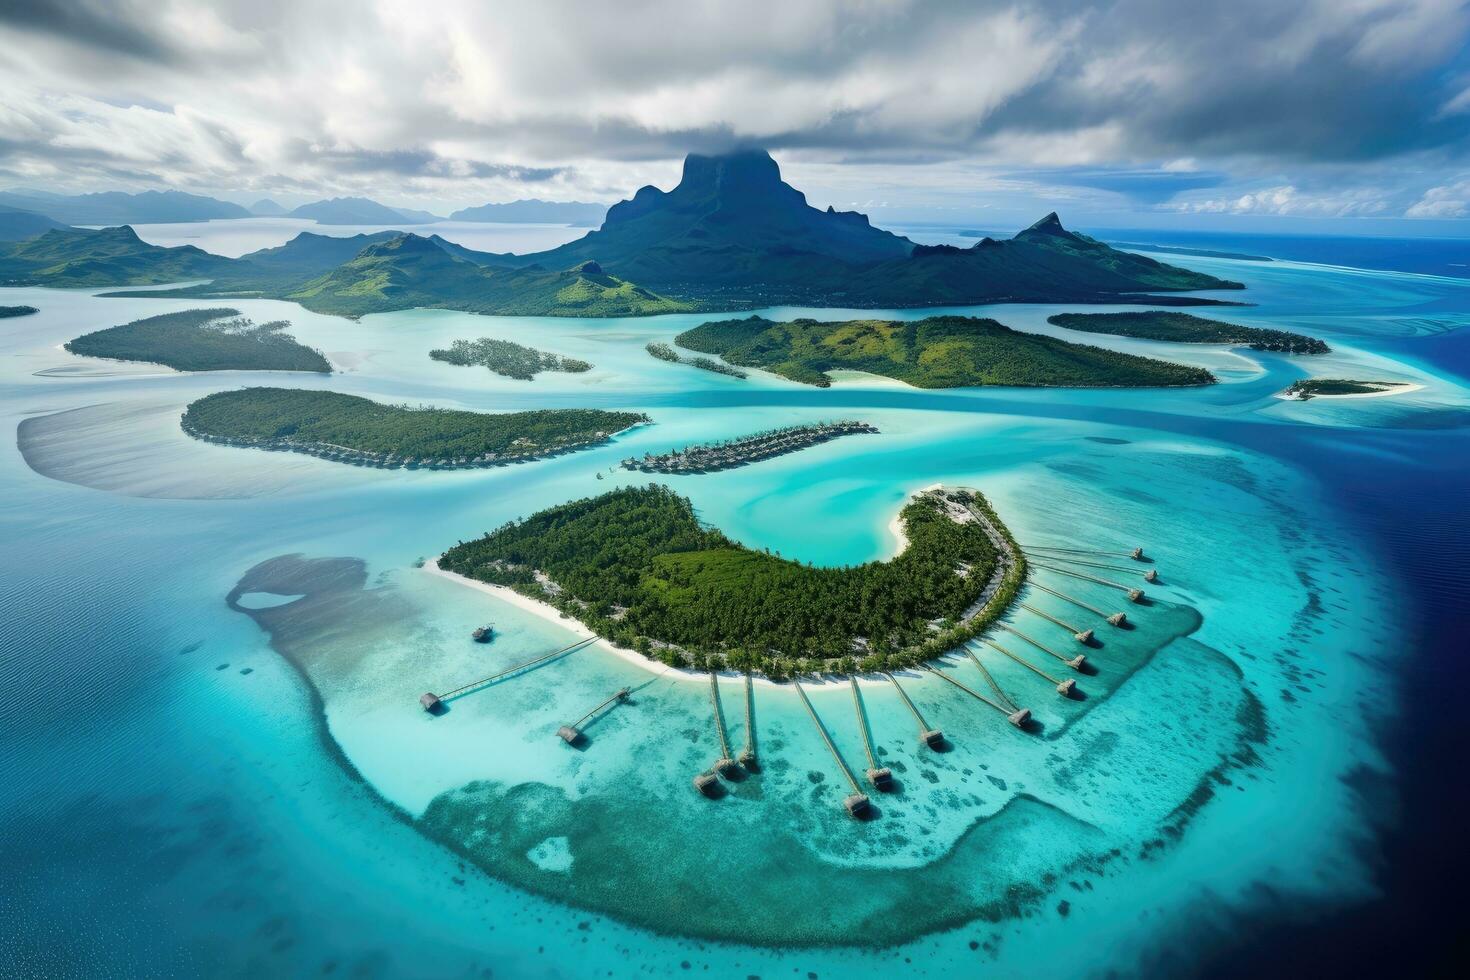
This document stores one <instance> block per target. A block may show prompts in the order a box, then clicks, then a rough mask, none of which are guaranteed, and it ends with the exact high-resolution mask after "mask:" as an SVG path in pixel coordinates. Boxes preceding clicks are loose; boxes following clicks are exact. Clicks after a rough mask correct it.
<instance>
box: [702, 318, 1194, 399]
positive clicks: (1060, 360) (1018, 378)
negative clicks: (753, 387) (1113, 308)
mask: <svg viewBox="0 0 1470 980" xmlns="http://www.w3.org/2000/svg"><path fill="white" fill-rule="evenodd" d="M676 339H677V342H678V344H679V345H680V346H682V347H687V348H689V349H690V350H697V351H702V352H704V353H706V354H717V355H719V356H720V357H723V358H724V359H725V360H726V361H728V362H730V363H731V364H737V365H740V366H742V367H758V368H765V369H766V370H768V371H773V372H775V373H776V374H779V375H781V376H782V377H786V378H790V379H791V380H793V381H801V382H803V383H805V384H814V385H818V386H823V387H825V386H826V385H828V384H830V380H829V379H828V377H827V374H826V372H828V371H833V370H841V369H846V370H852V371H866V372H868V373H870V374H880V375H883V376H885V377H889V378H894V379H896V380H899V381H903V382H906V383H907V384H911V385H913V386H915V387H917V388H957V387H967V386H972V385H1019V386H1026V387H1075V388H1100V387H1156V386H1173V385H1200V384H1210V383H1212V382H1214V380H1215V378H1214V376H1213V375H1211V374H1210V373H1209V372H1208V371H1205V370H1204V369H1202V368H1196V367H1188V366H1185V365H1182V364H1171V363H1169V362H1167V361H1159V360H1154V359H1153V358H1149V357H1138V356H1136V355H1133V354H1121V353H1118V352H1116V351H1110V350H1104V349H1103V348H1100V347H1090V346H1086V345H1083V344H1073V343H1068V342H1067V341H1064V340H1057V339H1056V338H1053V337H1046V336H1042V335H1040V334H1031V333H1021V332H1020V331H1016V330H1012V329H1011V328H1009V327H1007V326H1004V325H1002V324H1000V323H997V322H996V321H994V320H984V319H977V318H974V317H961V316H937V317H928V318H926V319H923V320H847V321H842V322H835V323H824V322H820V321H817V320H806V319H802V320H792V321H789V322H785V323H777V322H775V321H772V320H766V319H763V318H761V317H749V318H747V319H744V320H722V321H716V322H711V323H705V324H702V325H701V326H698V327H695V328H694V329H692V330H686V331H685V332H684V333H681V334H680V335H679V336H678V337H677V338H676Z"/></svg>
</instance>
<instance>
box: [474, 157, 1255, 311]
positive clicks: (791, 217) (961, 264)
mask: <svg viewBox="0 0 1470 980" xmlns="http://www.w3.org/2000/svg"><path fill="white" fill-rule="evenodd" d="M499 258H500V259H502V260H503V261H506V262H510V263H515V264H521V265H526V264H532V263H537V264H542V265H546V266H551V267H560V266H566V265H568V264H572V263H574V262H581V261H587V260H595V261H597V262H598V263H599V264H601V265H602V266H603V268H605V269H607V270H608V271H609V272H610V273H612V274H614V275H617V276H622V277H624V278H627V279H631V280H633V281H635V282H640V283H642V284H644V285H645V286H647V287H648V288H650V289H655V290H658V291H659V292H662V293H665V294H667V295H670V296H674V297H677V298H679V299H683V300H687V301H689V302H692V303H694V304H696V305H698V306H701V307H703V308H706V309H710V308H714V309H720V308H723V309H731V308H739V307H742V306H744V307H749V306H753V305H769V304H773V303H802V304H811V305H837V306H843V305H846V306H887V307H893V306H901V307H912V306H939V305H954V304H970V303H988V302H1004V301H1007V300H1010V301H1067V300H1071V301H1082V302H1086V301H1097V300H1101V299H1109V298H1114V299H1115V298H1116V297H1117V296H1118V295H1119V294H1131V293H1136V292H1139V291H1142V290H1193V289H1233V288H1240V286H1239V284H1238V283H1232V282H1228V281H1225V280H1221V279H1216V278H1214V277H1213V276H1207V275H1202V274H1200V273H1195V272H1190V271H1189V270H1186V269H1180V268H1177V267H1175V266H1170V265H1165V264H1163V263H1161V262H1156V261H1154V260H1153V259H1148V258H1144V257H1143V256H1140V255H1133V254H1131V253H1128V252H1120V251H1118V250H1116V249H1113V248H1110V247H1108V246H1107V245H1105V244H1103V243H1102V242H1099V241H1096V240H1094V239H1091V238H1088V237H1087V236H1085V235H1079V234H1076V233H1074V232H1070V231H1067V230H1066V229H1065V228H1063V227H1062V225H1061V222H1060V221H1059V220H1057V217H1056V215H1055V214H1050V215H1047V217H1046V218H1043V219H1042V220H1041V221H1039V222H1037V223H1036V224H1035V225H1033V226H1032V227H1030V228H1028V229H1026V230H1025V231H1022V232H1021V233H1020V234H1018V235H1016V236H1015V237H1014V238H1012V239H1009V240H1007V241H1003V242H997V241H995V240H993V239H985V240H984V241H982V242H980V243H978V244H977V245H975V246H974V247H973V248H969V249H960V248H953V247H950V246H921V245H915V244H914V243H912V242H910V241H909V240H908V239H906V238H902V237H899V236H897V235H894V234H892V233H891V232H887V231H882V230H880V229H877V228H874V227H873V226H872V225H871V224H869V222H868V219H867V217H866V216H865V215H862V214H858V213H856V212H839V211H834V210H833V209H831V208H828V209H827V210H826V211H822V210H819V209H817V208H814V207H811V206H810V205H808V204H807V203H806V197H805V196H804V195H803V194H802V193H801V192H800V191H798V190H796V189H795V188H793V187H791V185H789V184H787V183H786V182H785V181H783V180H782V179H781V174H780V169H779V168H778V167H777V165H776V162H775V161H774V160H772V159H771V158H770V156H769V155H768V154H766V153H764V152H762V151H743V152H739V153H733V154H729V155H727V156H719V157H706V156H698V155H691V156H689V157H688V158H687V159H686V160H685V161H684V174H683V177H682V179H681V180H680V182H679V184H678V186H677V187H675V188H674V189H673V190H671V191H667V192H665V191H660V190H658V189H657V188H654V187H644V188H642V189H641V190H639V191H638V193H637V194H636V195H634V197H633V199H632V200H630V201H623V202H621V203H619V204H615V205H613V207H612V208H611V209H610V210H609V211H608V214H607V220H606V221H605V222H604V223H603V226H602V228H601V229H599V230H598V231H594V232H590V233H589V234H587V235H586V236H584V237H583V238H580V239H578V240H577V241H575V242H570V243H568V244H566V245H563V246H561V247H559V248H556V249H552V250H550V251H548V252H540V253H535V254H531V255H522V256H500V257H499Z"/></svg>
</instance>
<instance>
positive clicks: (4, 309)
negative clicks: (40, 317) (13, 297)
mask: <svg viewBox="0 0 1470 980" xmlns="http://www.w3.org/2000/svg"><path fill="white" fill-rule="evenodd" d="M40 312H41V311H40V310H38V309H36V308H35V307H34V306H0V320H7V319H9V318H11V317H17V316H30V315H31V314H32V313H40Z"/></svg>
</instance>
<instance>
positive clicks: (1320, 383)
mask: <svg viewBox="0 0 1470 980" xmlns="http://www.w3.org/2000/svg"><path fill="white" fill-rule="evenodd" d="M1419 387H1421V386H1420V385H1415V384H1410V383H1409V382H1407V381H1356V380H1353V379H1352V378H1302V379H1301V380H1300V381H1293V382H1292V383H1291V385H1290V386H1289V387H1288V388H1287V389H1286V390H1285V391H1283V392H1282V393H1281V397H1282V398H1287V399H1291V400H1293V401H1302V402H1304V401H1307V400H1308V399H1311V398H1318V397H1321V398H1342V397H1346V396H1354V395H1356V396H1359V397H1362V396H1366V395H1393V394H1398V393H1399V392H1402V391H1413V390H1415V389H1417V388H1419Z"/></svg>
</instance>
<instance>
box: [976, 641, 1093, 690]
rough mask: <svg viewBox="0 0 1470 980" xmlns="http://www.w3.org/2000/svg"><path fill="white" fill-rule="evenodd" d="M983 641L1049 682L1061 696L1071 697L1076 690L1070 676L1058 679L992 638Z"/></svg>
mask: <svg viewBox="0 0 1470 980" xmlns="http://www.w3.org/2000/svg"><path fill="white" fill-rule="evenodd" d="M984 643H985V645H986V646H988V647H990V648H991V649H992V650H994V651H996V652H997V653H999V654H1000V655H1001V656H1004V657H1009V658H1010V659H1012V660H1014V661H1015V662H1016V663H1018V664H1020V665H1021V666H1022V667H1025V668H1026V669H1027V670H1029V671H1031V673H1033V674H1036V675H1037V676H1038V677H1040V678H1041V679H1042V680H1044V681H1047V682H1048V683H1050V684H1051V685H1052V686H1053V687H1055V688H1056V691H1057V693H1058V694H1060V695H1061V696H1062V697H1064V698H1071V697H1072V695H1073V693H1074V692H1075V691H1076V690H1077V682H1076V681H1074V680H1072V678H1070V677H1068V678H1067V679H1065V680H1058V679H1057V678H1055V677H1053V676H1051V675H1050V674H1048V673H1047V672H1046V671H1044V670H1042V669H1041V668H1040V667H1038V666H1036V665H1035V664H1033V663H1032V662H1031V661H1029V660H1027V659H1025V658H1024V657H1020V656H1017V655H1016V654H1014V653H1012V652H1011V651H1009V650H1007V649H1006V648H1005V647H1003V646H1001V645H1000V644H999V643H996V642H995V641H994V640H985V641H984Z"/></svg>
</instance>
